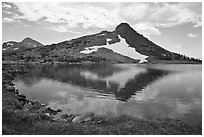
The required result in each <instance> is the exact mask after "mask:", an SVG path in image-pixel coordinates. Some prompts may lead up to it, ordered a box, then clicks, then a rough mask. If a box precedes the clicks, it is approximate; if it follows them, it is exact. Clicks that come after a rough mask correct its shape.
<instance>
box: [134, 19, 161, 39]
mask: <svg viewBox="0 0 204 137" xmlns="http://www.w3.org/2000/svg"><path fill="white" fill-rule="evenodd" d="M133 28H134V29H135V30H136V31H137V32H139V33H140V34H143V35H147V36H149V35H160V34H161V32H160V31H159V29H158V28H156V27H155V26H154V25H153V24H152V23H147V22H142V23H137V24H135V25H133Z"/></svg>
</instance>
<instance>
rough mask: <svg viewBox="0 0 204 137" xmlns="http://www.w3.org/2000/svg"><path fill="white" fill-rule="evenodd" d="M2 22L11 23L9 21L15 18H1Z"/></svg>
mask: <svg viewBox="0 0 204 137" xmlns="http://www.w3.org/2000/svg"><path fill="white" fill-rule="evenodd" d="M2 22H4V23H11V22H15V20H14V19H11V18H6V17H5V18H3V19H2Z"/></svg>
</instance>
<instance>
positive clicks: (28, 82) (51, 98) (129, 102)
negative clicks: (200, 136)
mask: <svg viewBox="0 0 204 137" xmlns="http://www.w3.org/2000/svg"><path fill="white" fill-rule="evenodd" d="M20 67H21V68H22V69H24V70H27V71H29V73H26V74H24V75H22V76H20V77H18V78H17V79H16V80H15V86H16V88H17V89H19V90H20V92H21V93H23V94H25V95H26V96H27V98H29V99H32V100H38V101H40V102H42V103H44V104H46V105H49V106H50V107H52V108H53V109H57V108H61V109H62V110H63V113H68V114H70V113H76V114H82V113H86V112H93V113H94V114H95V115H102V116H104V117H116V116H120V115H127V116H131V117H136V118H144V119H155V118H174V119H180V120H184V121H186V122H193V123H200V122H201V121H202V66H201V65H158V64H155V65H137V64H72V65H70V64H67V65H65V64H64V65H36V66H20Z"/></svg>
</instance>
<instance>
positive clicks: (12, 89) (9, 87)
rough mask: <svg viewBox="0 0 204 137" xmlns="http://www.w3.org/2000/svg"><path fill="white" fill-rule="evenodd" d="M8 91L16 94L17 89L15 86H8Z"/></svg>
mask: <svg viewBox="0 0 204 137" xmlns="http://www.w3.org/2000/svg"><path fill="white" fill-rule="evenodd" d="M6 90H7V91H10V92H14V91H15V88H14V87H13V86H9V85H8V86H6Z"/></svg>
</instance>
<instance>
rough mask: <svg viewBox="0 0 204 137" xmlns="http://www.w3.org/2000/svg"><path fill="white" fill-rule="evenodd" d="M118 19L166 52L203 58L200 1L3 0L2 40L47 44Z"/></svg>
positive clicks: (114, 23)
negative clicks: (22, 0) (31, 0)
mask: <svg viewBox="0 0 204 137" xmlns="http://www.w3.org/2000/svg"><path fill="white" fill-rule="evenodd" d="M122 22H126V23H128V24H129V25H130V26H131V27H132V28H134V29H135V30H136V31H137V32H138V33H140V34H143V35H144V36H145V37H147V38H148V39H149V40H151V41H153V42H154V43H155V44H157V45H159V46H161V47H163V48H165V49H167V50H170V51H173V52H177V53H181V54H185V55H187V56H190V57H196V58H202V3H201V2H192V3H190V2H184V3H176V2H171V3H164V2H144V3H142V2H76V3H74V2H72V3H71V2H59V3H56V2H54V3H51V2H44V3H41V2H36V3H31V2H3V3H2V42H6V41H10V40H12V41H22V40H23V39H24V38H26V37H30V38H32V39H35V40H37V41H39V42H41V43H42V44H45V45H48V44H53V43H58V42H61V41H65V40H70V39H72V38H77V37H80V36H84V35H89V34H94V33H99V32H101V31H104V30H108V31H113V30H114V29H115V28H116V26H117V25H119V24H120V23H122Z"/></svg>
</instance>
